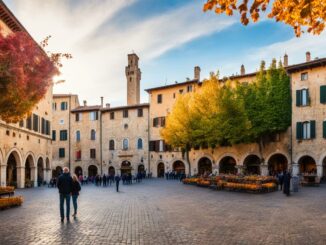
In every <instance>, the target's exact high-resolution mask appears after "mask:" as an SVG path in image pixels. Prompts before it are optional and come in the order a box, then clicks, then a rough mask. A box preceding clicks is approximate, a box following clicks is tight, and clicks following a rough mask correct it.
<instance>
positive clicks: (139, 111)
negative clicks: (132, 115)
mask: <svg viewBox="0 0 326 245" xmlns="http://www.w3.org/2000/svg"><path fill="white" fill-rule="evenodd" d="M137 114H138V117H143V109H142V108H139V109H138V110H137Z"/></svg>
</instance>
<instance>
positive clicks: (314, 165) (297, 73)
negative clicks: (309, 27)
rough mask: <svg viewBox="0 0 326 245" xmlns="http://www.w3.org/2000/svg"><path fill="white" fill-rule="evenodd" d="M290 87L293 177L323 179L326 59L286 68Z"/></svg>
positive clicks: (325, 165)
mask: <svg viewBox="0 0 326 245" xmlns="http://www.w3.org/2000/svg"><path fill="white" fill-rule="evenodd" d="M287 71H288V73H289V75H290V77H291V86H292V98H293V99H292V158H293V170H294V174H298V173H301V174H303V173H312V172H314V173H316V174H317V176H319V177H326V58H322V59H314V60H311V55H310V53H309V52H307V53H306V62H304V63H302V64H297V65H292V66H288V67H287Z"/></svg>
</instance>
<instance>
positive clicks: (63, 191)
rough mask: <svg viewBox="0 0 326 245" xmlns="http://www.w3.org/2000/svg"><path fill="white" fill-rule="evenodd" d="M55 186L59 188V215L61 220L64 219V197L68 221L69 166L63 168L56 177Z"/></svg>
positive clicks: (70, 185) (70, 180) (70, 182)
mask: <svg viewBox="0 0 326 245" xmlns="http://www.w3.org/2000/svg"><path fill="white" fill-rule="evenodd" d="M57 187H58V189H59V194H60V215H61V222H63V220H64V208H63V205H64V200H65V199H66V212H67V215H66V217H67V221H68V222H69V215H70V194H71V191H72V178H71V176H70V173H69V168H67V167H65V168H63V174H62V175H60V177H59V179H58V184H57Z"/></svg>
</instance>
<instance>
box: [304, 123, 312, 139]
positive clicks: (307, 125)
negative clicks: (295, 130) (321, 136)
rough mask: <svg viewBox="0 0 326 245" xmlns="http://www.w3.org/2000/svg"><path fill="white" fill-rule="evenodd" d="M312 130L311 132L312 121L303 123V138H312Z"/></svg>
mask: <svg viewBox="0 0 326 245" xmlns="http://www.w3.org/2000/svg"><path fill="white" fill-rule="evenodd" d="M310 132H311V128H310V122H304V123H303V139H310V138H311V136H310Z"/></svg>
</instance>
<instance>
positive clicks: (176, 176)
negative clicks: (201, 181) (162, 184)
mask: <svg viewBox="0 0 326 245" xmlns="http://www.w3.org/2000/svg"><path fill="white" fill-rule="evenodd" d="M165 178H166V179H167V180H180V181H181V180H182V179H184V178H186V174H185V173H184V172H177V171H169V172H166V173H165Z"/></svg>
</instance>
